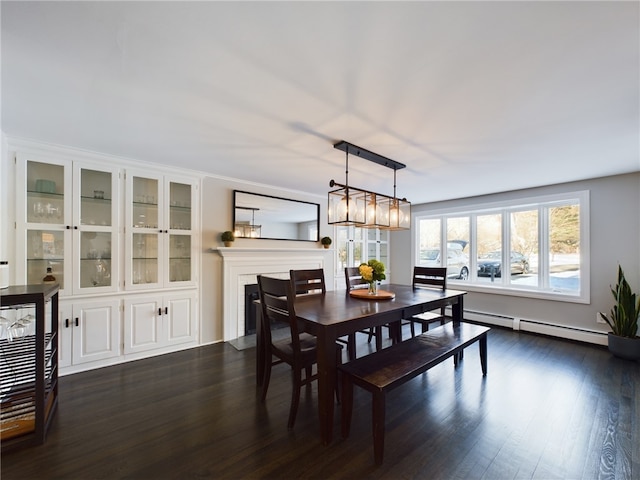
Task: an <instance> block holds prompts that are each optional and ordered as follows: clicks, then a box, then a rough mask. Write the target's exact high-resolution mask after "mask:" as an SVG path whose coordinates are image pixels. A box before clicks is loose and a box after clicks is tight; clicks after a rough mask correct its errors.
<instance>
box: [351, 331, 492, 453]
mask: <svg viewBox="0 0 640 480" xmlns="http://www.w3.org/2000/svg"><path fill="white" fill-rule="evenodd" d="M489 330H490V328H489V327H485V326H481V325H475V324H471V323H466V322H449V323H447V324H445V325H442V326H439V327H437V328H434V329H433V330H429V331H427V332H425V333H423V334H421V335H418V336H416V337H413V338H410V339H408V340H405V341H403V342H400V343H396V344H394V345H392V346H390V347H389V348H385V349H383V350H379V351H377V352H374V353H372V354H370V355H366V356H364V357H360V358H357V359H356V360H353V361H350V362H348V363H346V364H343V365H341V366H339V369H340V371H341V373H342V387H343V394H342V438H347V437H348V436H349V431H350V428H351V416H352V411H353V385H354V384H355V385H358V386H360V387H362V388H364V389H365V390H368V391H369V392H371V394H372V395H373V407H372V408H373V415H372V421H373V452H374V459H375V463H376V464H377V465H380V464H381V463H382V458H383V452H384V430H385V395H386V393H387V392H389V391H391V390H393V389H394V388H396V387H398V386H400V385H402V384H404V383H406V382H408V381H409V380H411V379H412V378H415V377H417V376H418V375H420V374H422V373H424V372H426V371H427V370H429V369H430V368H431V367H434V366H436V365H438V364H439V363H442V362H443V361H444V360H446V359H448V358H450V357H453V358H454V363H455V365H456V366H457V364H458V361H459V360H458V358H459V357H458V353H459V352H461V351H462V350H463V349H464V348H466V347H468V346H469V345H471V344H472V343H474V342H478V345H479V350H480V365H481V368H482V375H483V376H486V374H487V333H488V332H489Z"/></svg>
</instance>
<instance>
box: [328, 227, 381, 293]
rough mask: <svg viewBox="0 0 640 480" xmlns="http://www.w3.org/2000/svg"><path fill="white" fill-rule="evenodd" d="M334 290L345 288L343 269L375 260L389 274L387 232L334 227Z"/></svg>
mask: <svg viewBox="0 0 640 480" xmlns="http://www.w3.org/2000/svg"><path fill="white" fill-rule="evenodd" d="M336 255H337V256H338V258H337V261H336V265H337V271H336V276H335V278H336V288H338V289H342V288H346V285H345V280H344V269H345V267H357V266H358V265H360V264H361V263H363V262H367V261H368V260H371V259H376V260H379V261H381V262H382V263H384V265H385V267H386V271H387V275H388V272H389V232H388V231H387V230H379V229H365V228H357V227H353V226H350V227H336Z"/></svg>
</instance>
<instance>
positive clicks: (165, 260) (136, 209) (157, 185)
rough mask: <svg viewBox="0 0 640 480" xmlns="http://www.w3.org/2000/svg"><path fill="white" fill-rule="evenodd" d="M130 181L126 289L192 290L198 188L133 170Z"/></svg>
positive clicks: (194, 266) (127, 213)
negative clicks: (175, 288) (182, 288)
mask: <svg viewBox="0 0 640 480" xmlns="http://www.w3.org/2000/svg"><path fill="white" fill-rule="evenodd" d="M126 178H127V197H126V198H127V209H126V227H125V232H126V245H127V251H128V257H127V262H126V280H125V285H126V288H127V289H128V290H140V289H149V288H168V287H184V286H194V285H195V282H196V278H195V277H196V274H195V272H196V265H195V262H194V261H193V251H194V248H195V245H194V236H193V229H194V225H195V218H196V217H195V209H194V208H193V207H194V205H195V200H194V199H195V195H196V189H197V184H196V183H195V182H194V181H193V180H191V179H179V178H175V177H164V176H162V175H157V176H154V175H149V174H148V173H138V172H135V171H131V170H127V174H126Z"/></svg>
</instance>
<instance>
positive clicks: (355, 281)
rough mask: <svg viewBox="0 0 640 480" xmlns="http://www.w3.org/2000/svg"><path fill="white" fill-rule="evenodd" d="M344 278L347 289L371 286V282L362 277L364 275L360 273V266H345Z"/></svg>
mask: <svg viewBox="0 0 640 480" xmlns="http://www.w3.org/2000/svg"><path fill="white" fill-rule="evenodd" d="M344 279H345V282H346V283H347V290H353V289H354V288H368V287H369V284H368V283H367V282H366V281H365V280H364V279H363V278H362V275H360V269H359V268H358V267H345V268H344Z"/></svg>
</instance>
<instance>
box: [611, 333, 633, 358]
mask: <svg viewBox="0 0 640 480" xmlns="http://www.w3.org/2000/svg"><path fill="white" fill-rule="evenodd" d="M609 351H610V352H611V353H612V354H613V355H614V356H615V357H618V358H624V359H626V360H635V361H640V337H635V338H629V337H620V336H618V335H614V334H613V333H609Z"/></svg>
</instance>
